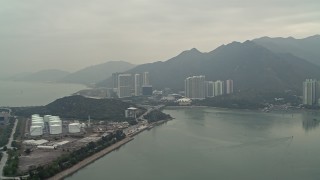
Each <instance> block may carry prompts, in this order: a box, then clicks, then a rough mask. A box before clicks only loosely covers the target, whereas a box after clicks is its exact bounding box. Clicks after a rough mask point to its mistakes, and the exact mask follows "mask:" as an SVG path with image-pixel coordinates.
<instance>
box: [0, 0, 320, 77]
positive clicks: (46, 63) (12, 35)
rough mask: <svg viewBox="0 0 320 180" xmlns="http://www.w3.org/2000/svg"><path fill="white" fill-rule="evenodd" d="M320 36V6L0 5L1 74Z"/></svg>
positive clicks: (187, 0)
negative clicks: (234, 43) (262, 40)
mask: <svg viewBox="0 0 320 180" xmlns="http://www.w3.org/2000/svg"><path fill="white" fill-rule="evenodd" d="M319 33H320V1H319V0H223V1H222V0H0V62H1V65H0V72H2V73H4V72H8V71H14V72H23V71H37V70H41V69H48V68H50V69H51V68H56V69H62V70H67V71H75V70H78V69H81V68H83V67H86V66H89V65H93V64H99V63H103V62H106V61H111V60H124V61H128V62H131V63H134V64H141V63H146V62H154V61H158V60H167V59H169V58H171V57H173V56H176V55H177V54H179V53H180V52H181V51H184V50H187V49H191V48H193V47H195V48H197V49H199V50H200V51H202V52H208V51H211V50H213V49H215V48H216V47H218V46H220V45H222V44H226V43H230V42H232V41H245V40H247V39H254V38H257V37H261V36H271V37H277V36H282V37H288V36H293V37H295V38H303V37H307V36H311V35H314V34H319Z"/></svg>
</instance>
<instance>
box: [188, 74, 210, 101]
mask: <svg viewBox="0 0 320 180" xmlns="http://www.w3.org/2000/svg"><path fill="white" fill-rule="evenodd" d="M185 96H186V97H188V98H190V99H204V98H205V97H206V94H205V76H193V77H188V78H186V79H185Z"/></svg>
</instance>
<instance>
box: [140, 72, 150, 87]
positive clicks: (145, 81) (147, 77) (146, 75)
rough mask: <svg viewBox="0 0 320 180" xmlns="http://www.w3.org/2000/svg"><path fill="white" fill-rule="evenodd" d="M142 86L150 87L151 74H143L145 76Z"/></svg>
mask: <svg viewBox="0 0 320 180" xmlns="http://www.w3.org/2000/svg"><path fill="white" fill-rule="evenodd" d="M142 77H143V78H142V81H143V82H142V83H143V84H142V85H150V75H149V72H144V73H143V76H142Z"/></svg>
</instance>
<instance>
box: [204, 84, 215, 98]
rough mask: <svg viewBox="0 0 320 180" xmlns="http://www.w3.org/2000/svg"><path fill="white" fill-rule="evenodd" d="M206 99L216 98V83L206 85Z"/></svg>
mask: <svg viewBox="0 0 320 180" xmlns="http://www.w3.org/2000/svg"><path fill="white" fill-rule="evenodd" d="M206 97H214V82H213V81H207V83H206Z"/></svg>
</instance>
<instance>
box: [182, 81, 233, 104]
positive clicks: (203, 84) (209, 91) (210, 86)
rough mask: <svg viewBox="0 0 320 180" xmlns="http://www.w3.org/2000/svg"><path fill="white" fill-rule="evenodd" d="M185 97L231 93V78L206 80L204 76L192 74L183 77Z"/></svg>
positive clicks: (196, 97) (199, 97)
mask: <svg viewBox="0 0 320 180" xmlns="http://www.w3.org/2000/svg"><path fill="white" fill-rule="evenodd" d="M184 82H185V97H187V98H190V99H205V98H206V97H215V96H220V95H224V94H231V93H233V80H231V79H229V80H226V81H221V80H218V81H206V80H205V76H202V75H201V76H192V77H188V78H186V79H185V81H184Z"/></svg>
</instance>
